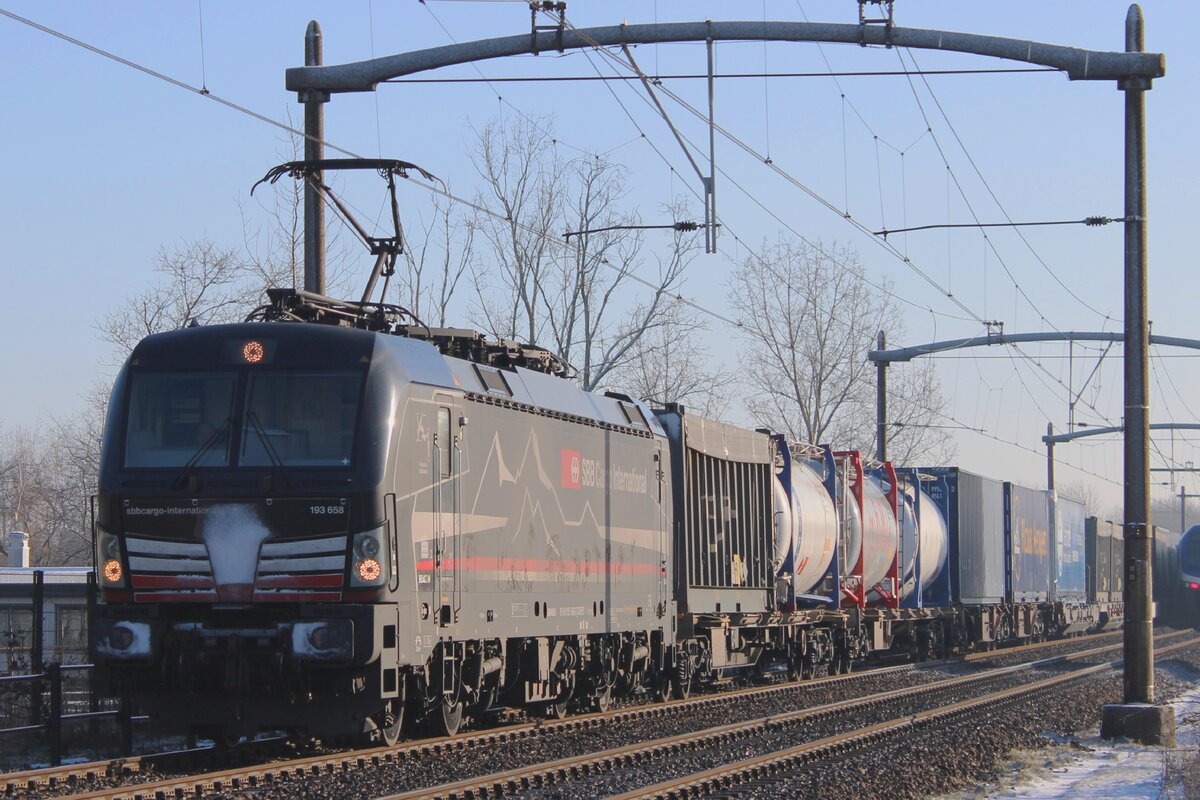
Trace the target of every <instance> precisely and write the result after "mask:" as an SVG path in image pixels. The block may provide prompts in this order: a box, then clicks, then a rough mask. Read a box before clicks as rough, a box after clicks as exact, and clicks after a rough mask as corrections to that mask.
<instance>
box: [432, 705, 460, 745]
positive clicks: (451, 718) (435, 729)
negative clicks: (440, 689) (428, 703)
mask: <svg viewBox="0 0 1200 800" xmlns="http://www.w3.org/2000/svg"><path fill="white" fill-rule="evenodd" d="M462 721H463V704H462V701H453V702H451V700H450V699H449V698H447V697H443V698H442V700H441V701H440V702H439V703H438V704H437V708H435V709H434V710H433V713H432V714H430V715H429V730H430V733H432V734H433V735H434V736H453V735H454V734H456V733H458V729H459V728H460V727H461V726H462Z"/></svg>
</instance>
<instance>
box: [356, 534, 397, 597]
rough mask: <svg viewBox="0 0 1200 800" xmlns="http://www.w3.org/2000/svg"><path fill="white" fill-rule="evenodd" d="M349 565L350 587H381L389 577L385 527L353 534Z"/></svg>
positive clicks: (388, 551) (389, 567) (389, 564)
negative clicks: (351, 555)
mask: <svg viewBox="0 0 1200 800" xmlns="http://www.w3.org/2000/svg"><path fill="white" fill-rule="evenodd" d="M352 553H353V557H352V558H351V563H350V585H351V586H382V585H383V584H385V583H387V582H388V578H389V577H391V571H390V570H391V563H390V559H389V558H388V555H389V553H390V550H389V549H388V547H387V525H381V526H379V527H378V528H375V529H374V530H370V531H364V532H363V533H356V534H354V546H353V549H352Z"/></svg>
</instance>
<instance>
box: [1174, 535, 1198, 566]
mask: <svg viewBox="0 0 1200 800" xmlns="http://www.w3.org/2000/svg"><path fill="white" fill-rule="evenodd" d="M1179 559H1180V561H1182V562H1183V571H1184V572H1186V573H1187V574H1189V575H1200V536H1196V535H1193V536H1188V537H1187V538H1186V539H1184V540H1183V546H1182V547H1181V548H1180V552H1179Z"/></svg>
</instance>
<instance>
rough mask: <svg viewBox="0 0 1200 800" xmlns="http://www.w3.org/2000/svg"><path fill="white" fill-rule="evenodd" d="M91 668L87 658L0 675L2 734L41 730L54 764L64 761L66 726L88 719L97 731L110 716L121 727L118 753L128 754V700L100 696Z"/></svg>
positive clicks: (130, 742) (130, 719)
mask: <svg viewBox="0 0 1200 800" xmlns="http://www.w3.org/2000/svg"><path fill="white" fill-rule="evenodd" d="M93 669H94V668H93V666H92V665H91V664H58V663H50V664H47V665H46V666H45V669H44V671H42V672H36V673H31V674H29V675H4V676H0V719H3V720H4V721H5V722H6V724H8V725H9V727H5V728H0V736H9V735H14V734H24V733H44V734H45V737H46V744H47V746H48V747H49V748H50V764H51V765H52V766H56V767H57V766H58V765H60V764H61V763H62V757H63V738H64V737H63V733H64V727H65V726H73V725H75V724H77V723H81V722H87V723H89V724H91V725H92V731H91V733H92V735H93V736H95V735H96V730H95V723H96V722H98V721H99V720H105V719H111V720H116V721H117V727H118V729H119V730H120V755H124V756H128V755H132V754H133V722H134V717H133V716H132V715H131V713H130V707H131V706H130V703H129V702H128V701H127V700H126V699H125V698H103V697H100V696H99V695H98V694H97V693H96V691H95V687H94V685H93V684H94V682H93V680H92V678H93ZM13 723H18V724H13Z"/></svg>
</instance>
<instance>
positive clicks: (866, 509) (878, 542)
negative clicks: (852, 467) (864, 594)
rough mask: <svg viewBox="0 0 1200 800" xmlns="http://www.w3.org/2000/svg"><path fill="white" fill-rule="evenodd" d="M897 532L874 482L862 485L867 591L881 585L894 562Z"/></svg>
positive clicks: (897, 543)
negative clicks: (878, 584)
mask: <svg viewBox="0 0 1200 800" xmlns="http://www.w3.org/2000/svg"><path fill="white" fill-rule="evenodd" d="M899 535H900V528H899V525H898V524H897V522H896V515H895V513H893V511H892V504H891V503H890V502H888V499H887V495H885V494H884V493H883V489H882V488H881V483H880V482H879V481H878V480H877V479H874V478H872V479H869V480H867V481H866V482H865V483H864V485H863V542H864V543H865V548H866V549H865V550H864V551H863V581H864V583H866V586H867V588H868V589H871V588H873V587H874V586H875V585H876V584H877V583H879V582H880V581H882V580H883V579H884V578H885V577H886V576H887V573H888V570H889V569H890V568H891V566H892V561H893V559H895V558H896V549H897V548H898V547H899V545H900V539H899Z"/></svg>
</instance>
